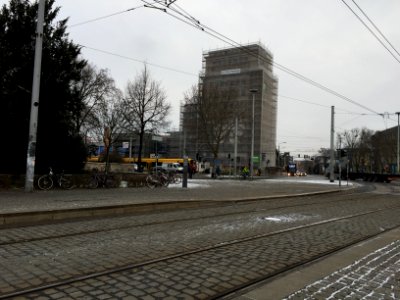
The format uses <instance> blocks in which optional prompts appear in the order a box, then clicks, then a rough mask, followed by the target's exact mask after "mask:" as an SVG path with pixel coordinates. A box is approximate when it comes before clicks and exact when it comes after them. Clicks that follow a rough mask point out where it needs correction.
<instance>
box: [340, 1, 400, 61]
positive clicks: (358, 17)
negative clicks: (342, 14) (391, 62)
mask: <svg viewBox="0 0 400 300" xmlns="http://www.w3.org/2000/svg"><path fill="white" fill-rule="evenodd" d="M341 1H342V2H343V3H344V4H345V5H346V7H347V8H348V9H349V10H350V11H351V12H352V13H353V14H354V15H355V16H356V18H357V19H358V20H359V21H360V22H361V23H362V24H363V25H364V27H365V28H367V30H368V31H369V32H370V33H371V34H372V35H373V36H374V37H375V38H376V39H377V40H378V42H379V43H380V44H381V45H382V46H383V47H384V48H385V49H386V50H387V51H388V52H389V53H390V55H391V56H392V57H393V58H394V59H395V60H396V61H397V62H398V63H400V59H399V58H397V57H396V55H394V54H393V53H392V51H391V50H390V49H389V48H388V47H387V46H386V45H385V43H383V42H382V40H381V39H380V38H379V37H378V36H377V35H376V34H375V32H374V31H373V30H372V29H371V28H369V26H368V25H367V24H366V23H365V22H364V21H363V20H362V19H361V17H360V16H359V15H358V14H357V13H356V12H355V11H354V10H353V9H352V8H351V7H350V5H348V4H347V3H346V1H344V0H341Z"/></svg>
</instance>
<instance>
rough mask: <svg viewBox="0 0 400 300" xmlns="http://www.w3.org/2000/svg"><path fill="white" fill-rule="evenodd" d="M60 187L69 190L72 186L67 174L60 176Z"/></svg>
mask: <svg viewBox="0 0 400 300" xmlns="http://www.w3.org/2000/svg"><path fill="white" fill-rule="evenodd" d="M60 187H61V188H62V189H65V190H70V189H72V188H73V187H74V184H73V182H72V178H71V177H69V176H63V177H61V178H60Z"/></svg>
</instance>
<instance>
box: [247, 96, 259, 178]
mask: <svg viewBox="0 0 400 300" xmlns="http://www.w3.org/2000/svg"><path fill="white" fill-rule="evenodd" d="M249 92H250V93H251V94H252V95H253V104H252V119H253V120H252V123H251V153H250V176H251V178H253V168H254V166H253V156H254V101H255V96H256V93H257V92H258V90H257V89H250V90H249Z"/></svg>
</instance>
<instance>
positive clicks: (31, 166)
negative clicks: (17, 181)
mask: <svg viewBox="0 0 400 300" xmlns="http://www.w3.org/2000/svg"><path fill="white" fill-rule="evenodd" d="M45 2H46V1H45V0H40V1H39V7H38V21H37V25H36V42H35V62H34V67H33V83H32V98H31V114H30V121H29V142H28V152H27V158H26V177H25V191H26V192H32V191H33V179H34V178H35V159H36V136H37V123H38V110H39V91H40V73H41V65H42V44H43V23H44V8H45Z"/></svg>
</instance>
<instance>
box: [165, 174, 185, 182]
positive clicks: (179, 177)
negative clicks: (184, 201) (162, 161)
mask: <svg viewBox="0 0 400 300" xmlns="http://www.w3.org/2000/svg"><path fill="white" fill-rule="evenodd" d="M168 181H169V183H175V184H176V183H180V182H182V175H181V174H179V173H177V172H168Z"/></svg>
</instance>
